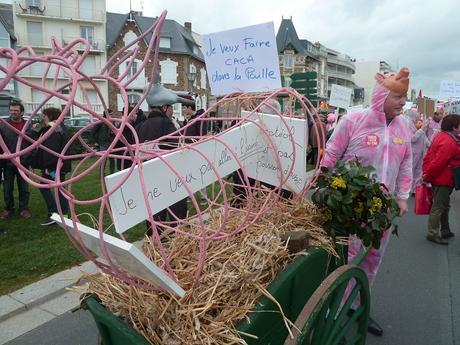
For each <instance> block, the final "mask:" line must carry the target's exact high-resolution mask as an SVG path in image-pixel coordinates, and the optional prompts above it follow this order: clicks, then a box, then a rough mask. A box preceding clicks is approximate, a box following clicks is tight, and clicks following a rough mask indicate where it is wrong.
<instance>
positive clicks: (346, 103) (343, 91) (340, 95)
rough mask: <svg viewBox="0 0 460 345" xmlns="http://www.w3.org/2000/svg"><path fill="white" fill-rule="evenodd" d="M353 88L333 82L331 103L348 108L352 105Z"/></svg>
mask: <svg viewBox="0 0 460 345" xmlns="http://www.w3.org/2000/svg"><path fill="white" fill-rule="evenodd" d="M352 92H353V90H352V89H350V88H348V87H344V86H340V85H337V84H332V88H331V97H330V98H329V105H332V106H334V107H338V108H343V109H348V108H349V107H350V100H351V93H352Z"/></svg>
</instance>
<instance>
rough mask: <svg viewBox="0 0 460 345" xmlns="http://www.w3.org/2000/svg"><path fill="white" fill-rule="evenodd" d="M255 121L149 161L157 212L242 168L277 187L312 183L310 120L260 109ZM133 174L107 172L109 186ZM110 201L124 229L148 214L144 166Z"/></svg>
mask: <svg viewBox="0 0 460 345" xmlns="http://www.w3.org/2000/svg"><path fill="white" fill-rule="evenodd" d="M245 114H246V115H247V113H243V116H244V115H245ZM283 119H284V121H285V122H286V123H284V122H283ZM251 120H252V121H253V122H252V121H250V120H248V121H245V123H244V124H242V125H240V126H237V127H235V128H233V129H231V130H230V131H228V132H224V133H222V134H219V135H216V136H214V137H209V138H206V139H203V140H202V141H200V142H198V143H196V144H192V145H190V146H189V147H186V148H184V149H182V150H178V151H175V152H172V153H168V154H166V155H163V156H162V157H161V158H154V159H151V160H149V161H147V162H144V163H143V164H142V172H143V176H144V179H145V187H146V190H145V194H146V195H147V199H148V202H149V206H150V207H151V209H152V213H153V214H155V213H157V212H159V211H161V210H163V209H165V208H167V207H169V206H170V205H173V204H174V203H175V202H177V201H179V200H182V199H183V198H185V197H187V196H189V195H190V193H194V192H197V191H199V190H200V189H202V188H204V187H206V186H208V185H210V184H211V183H213V182H215V181H217V180H218V179H219V178H222V177H224V176H226V175H229V174H230V173H232V172H234V171H236V170H238V169H240V168H244V169H245V170H246V171H247V173H248V176H249V177H252V178H254V179H256V180H259V181H262V182H266V183H269V184H271V185H274V186H278V185H279V184H280V182H281V181H285V180H286V182H285V183H284V184H283V188H285V189H288V190H291V191H294V192H300V191H301V190H302V188H303V187H304V185H305V183H306V175H305V174H306V162H305V149H306V121H305V120H303V119H294V118H281V117H279V116H276V115H267V114H254V116H253V117H252V119H251ZM258 125H259V126H258ZM266 133H267V134H266ZM270 143H272V144H270ZM272 145H273V146H274V147H273V146H272ZM232 151H233V152H234V153H235V155H234V154H233V153H232ZM276 157H279V163H280V164H278V159H277V158H276ZM238 162H241V164H242V166H240V164H239V163H238ZM293 163H294V164H293ZM168 164H169V166H170V167H169V166H168ZM128 173H129V169H125V170H123V171H120V172H117V173H115V174H112V175H109V176H106V177H105V182H106V187H107V190H108V191H109V192H111V191H113V190H114V189H115V188H116V187H117V185H119V184H120V182H121V181H123V180H124V179H125V178H126V174H128ZM177 174H179V175H177ZM179 176H180V177H179ZM109 201H110V207H111V210H112V215H113V221H114V224H115V229H116V231H117V232H119V233H122V232H124V231H126V230H128V229H129V228H131V227H133V226H134V225H136V224H138V223H140V222H141V221H143V220H145V219H147V218H148V212H147V205H146V204H145V202H144V191H143V189H142V186H141V183H140V176H139V167H135V168H134V170H133V171H132V173H131V175H130V176H129V178H127V180H126V181H125V182H124V184H123V185H122V186H121V187H120V188H118V189H117V190H116V191H115V192H114V193H113V194H111V195H110V197H109Z"/></svg>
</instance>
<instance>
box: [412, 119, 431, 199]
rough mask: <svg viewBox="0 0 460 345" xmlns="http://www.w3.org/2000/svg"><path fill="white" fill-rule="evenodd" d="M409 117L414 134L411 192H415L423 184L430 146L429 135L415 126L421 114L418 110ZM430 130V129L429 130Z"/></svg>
mask: <svg viewBox="0 0 460 345" xmlns="http://www.w3.org/2000/svg"><path fill="white" fill-rule="evenodd" d="M407 117H408V119H407V120H408V121H407V122H408V126H409V130H410V131H411V133H412V139H411V144H412V175H413V182H412V188H411V192H412V193H414V192H415V187H416V186H418V185H419V184H421V183H422V175H423V169H422V165H423V157H424V156H425V152H426V149H427V147H428V146H429V144H430V141H429V140H428V137H427V135H426V134H425V129H423V127H422V128H420V129H417V128H416V127H415V125H414V121H415V120H417V119H418V118H420V115H419V113H418V112H417V111H416V110H410V111H409V113H408V114H407ZM433 122H434V121H433ZM427 129H428V128H427Z"/></svg>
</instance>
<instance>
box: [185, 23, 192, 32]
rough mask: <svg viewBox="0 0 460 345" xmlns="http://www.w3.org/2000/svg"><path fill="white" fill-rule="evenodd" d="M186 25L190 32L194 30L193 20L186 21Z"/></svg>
mask: <svg viewBox="0 0 460 345" xmlns="http://www.w3.org/2000/svg"><path fill="white" fill-rule="evenodd" d="M184 26H185V28H186V29H187V30H188V31H190V32H191V31H192V23H191V22H185V23H184Z"/></svg>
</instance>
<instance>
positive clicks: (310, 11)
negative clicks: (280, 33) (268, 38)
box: [107, 0, 460, 97]
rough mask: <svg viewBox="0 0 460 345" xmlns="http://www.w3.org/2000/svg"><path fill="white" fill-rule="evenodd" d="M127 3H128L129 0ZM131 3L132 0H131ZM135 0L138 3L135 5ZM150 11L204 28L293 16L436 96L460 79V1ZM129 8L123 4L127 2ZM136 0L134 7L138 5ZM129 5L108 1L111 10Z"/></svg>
mask: <svg viewBox="0 0 460 345" xmlns="http://www.w3.org/2000/svg"><path fill="white" fill-rule="evenodd" d="M126 2H127V1H126ZM127 3H128V2H127ZM134 3H135V1H133V4H134ZM144 3H145V9H144V13H145V14H146V15H150V16H154V15H157V14H159V13H160V12H161V10H163V9H164V8H167V9H168V18H171V19H175V20H176V21H178V22H179V23H183V22H184V21H191V22H192V23H193V28H194V30H195V31H197V32H199V33H210V32H216V31H223V30H229V29H233V28H237V27H241V26H246V25H253V24H257V23H262V22H267V21H274V22H275V28H276V29H277V28H278V26H279V23H280V21H281V16H282V15H284V16H285V17H289V16H291V15H292V19H293V21H294V25H295V27H296V30H297V32H298V34H299V37H301V38H304V39H308V40H310V41H313V42H314V41H320V42H321V43H322V44H324V45H326V46H327V47H330V48H332V49H335V50H338V51H340V52H342V53H345V54H348V55H350V56H352V57H354V58H356V59H357V60H376V61H378V60H385V61H387V62H389V63H390V64H392V65H393V66H394V67H395V68H396V67H401V66H403V65H406V66H408V67H409V68H410V69H411V71H412V74H411V76H412V77H411V81H412V87H414V88H417V89H420V88H421V89H423V92H424V94H426V95H430V96H433V97H436V96H437V94H438V90H439V84H440V82H441V80H443V79H456V80H460V45H459V44H458V38H457V37H458V33H457V32H458V22H459V21H460V11H459V10H458V6H457V4H456V1H455V0H440V1H436V2H435V1H433V2H420V1H416V0H400V1H397V0H324V1H315V0H309V1H308V0H307V1H305V0H290V1H275V0H265V1H262V0H257V1H236V0H229V1H216V0H214V1H213V0H201V1H199V2H196V1H195V2H192V1H185V0H182V1H180V0H176V1H166V0H160V1H155V2H153V1H144ZM121 6H124V7H121ZM135 6H136V5H135ZM126 7H128V8H129V5H127V4H122V5H120V4H118V5H117V4H116V3H114V2H108V3H107V9H108V10H109V11H120V12H126V11H128V8H126Z"/></svg>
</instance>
